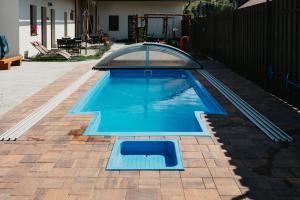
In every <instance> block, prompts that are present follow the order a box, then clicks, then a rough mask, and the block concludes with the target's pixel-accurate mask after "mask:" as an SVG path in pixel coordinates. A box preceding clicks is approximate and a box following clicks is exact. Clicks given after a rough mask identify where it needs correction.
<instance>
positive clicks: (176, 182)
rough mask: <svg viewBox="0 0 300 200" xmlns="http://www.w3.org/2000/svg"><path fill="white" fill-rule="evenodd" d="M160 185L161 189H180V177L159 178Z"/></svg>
mask: <svg viewBox="0 0 300 200" xmlns="http://www.w3.org/2000/svg"><path fill="white" fill-rule="evenodd" d="M160 186H161V188H162V189H178V190H180V189H182V183H181V178H161V179H160Z"/></svg>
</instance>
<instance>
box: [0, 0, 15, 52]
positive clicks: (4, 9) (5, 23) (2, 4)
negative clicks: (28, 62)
mask: <svg viewBox="0 0 300 200" xmlns="http://www.w3.org/2000/svg"><path fill="white" fill-rule="evenodd" d="M18 9H19V1H18V0H0V35H4V36H6V38H7V40H8V43H9V48H10V52H9V54H8V56H15V55H17V54H19V30H18V27H19V25H18V19H19V15H18Z"/></svg>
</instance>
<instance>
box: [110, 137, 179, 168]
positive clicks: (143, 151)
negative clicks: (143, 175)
mask: <svg viewBox="0 0 300 200" xmlns="http://www.w3.org/2000/svg"><path fill="white" fill-rule="evenodd" d="M107 170H184V166H183V162H182V157H181V152H180V149H179V144H178V141H177V140H118V141H116V143H115V145H114V148H113V150H112V153H111V156H110V159H109V162H108V165H107Z"/></svg>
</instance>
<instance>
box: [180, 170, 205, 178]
mask: <svg viewBox="0 0 300 200" xmlns="http://www.w3.org/2000/svg"><path fill="white" fill-rule="evenodd" d="M180 174H181V177H182V178H202V177H211V174H210V172H209V170H208V169H207V168H186V169H185V170H184V171H182V172H180Z"/></svg>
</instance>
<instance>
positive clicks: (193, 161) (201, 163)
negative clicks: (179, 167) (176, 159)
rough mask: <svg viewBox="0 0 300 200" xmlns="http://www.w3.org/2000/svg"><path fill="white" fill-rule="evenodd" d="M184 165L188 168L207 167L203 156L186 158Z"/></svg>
mask: <svg viewBox="0 0 300 200" xmlns="http://www.w3.org/2000/svg"><path fill="white" fill-rule="evenodd" d="M183 161H184V166H185V167H188V168H192V167H207V165H206V163H205V160H204V159H202V158H189V159H184V160H183Z"/></svg>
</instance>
